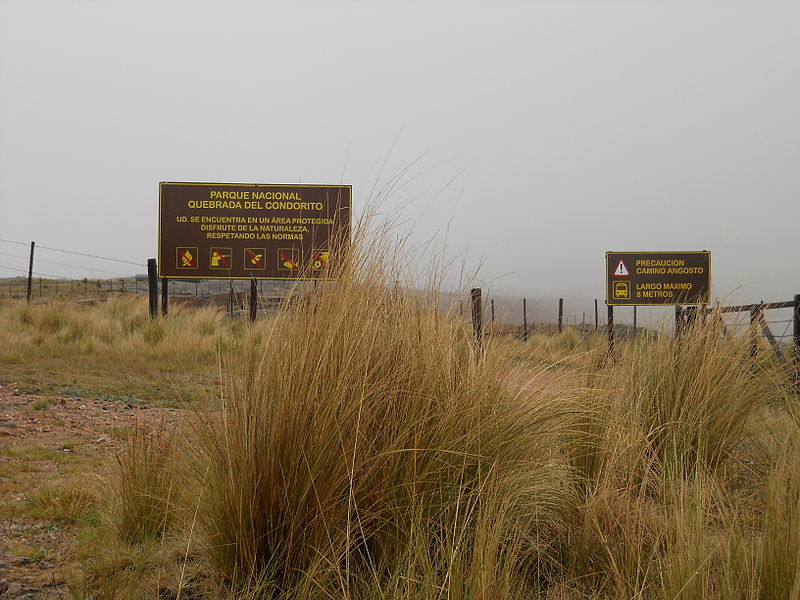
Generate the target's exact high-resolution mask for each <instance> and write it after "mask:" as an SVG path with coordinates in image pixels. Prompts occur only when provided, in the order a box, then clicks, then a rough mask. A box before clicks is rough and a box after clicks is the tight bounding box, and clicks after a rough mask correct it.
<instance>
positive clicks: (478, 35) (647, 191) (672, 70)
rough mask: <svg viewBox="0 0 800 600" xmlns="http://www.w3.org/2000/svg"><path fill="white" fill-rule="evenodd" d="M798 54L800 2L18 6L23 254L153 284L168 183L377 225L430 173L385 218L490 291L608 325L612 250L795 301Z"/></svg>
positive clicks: (10, 147) (5, 40)
mask: <svg viewBox="0 0 800 600" xmlns="http://www.w3.org/2000/svg"><path fill="white" fill-rule="evenodd" d="M798 57H800V4H798V3H796V2H757V1H752V2H750V1H747V2H745V1H740V2H735V1H727V2H726V1H722V0H719V1H706V2H703V1H699V2H683V1H677V2H666V1H664V2H657V1H648V2H644V1H643V2H607V1H597V2H578V1H565V2H555V1H553V2H530V3H522V2H519V3H511V2H505V3H503V2H492V3H489V2H487V3H468V2H452V3H450V2H447V3H445V2H438V3H436V2H433V3H427V2H403V3H401V2H372V3H367V2H333V1H332V2H319V3H312V2H294V3H288V2H286V3H270V2H245V1H232V2H205V3H204V2H118V1H102V2H101V1H59V2H46V1H41V0H25V1H17V0H0V238H4V239H11V240H17V241H22V242H29V241H31V240H36V241H37V243H38V244H41V245H45V246H52V247H56V248H65V249H71V250H76V251H80V252H87V253H91V254H100V255H107V256H111V257H116V258H122V259H126V260H133V261H141V262H142V263H144V262H145V261H146V259H147V258H148V257H151V256H155V253H156V247H157V240H156V234H157V207H158V203H157V200H158V197H157V193H158V182H159V181H217V182H226V181H230V182H258V183H295V182H305V183H339V182H344V183H351V184H353V186H354V194H355V196H356V210H358V208H359V207H363V205H364V204H365V203H366V202H367V200H368V199H369V198H370V196H371V195H372V196H374V195H375V192H374V190H375V189H378V190H380V189H383V188H385V187H386V186H387V185H390V182H391V181H392V178H393V177H395V176H397V175H398V173H400V172H402V171H403V170H404V169H408V172H407V174H406V175H404V176H402V177H401V178H400V179H401V181H402V182H403V184H404V185H402V186H399V189H397V190H395V191H394V193H393V194H391V195H390V196H389V197H388V198H386V199H384V200H383V204H382V206H383V210H384V211H387V212H388V211H390V210H391V209H392V208H393V207H400V208H399V210H398V216H399V217H400V218H401V219H409V220H410V223H409V224H407V225H406V226H405V227H406V228H407V229H408V230H411V231H412V234H411V235H412V239H413V240H414V242H415V243H422V242H423V241H424V240H427V239H429V238H431V237H432V236H435V235H437V232H438V233H439V235H440V236H441V235H443V232H444V231H445V230H446V232H447V254H448V255H449V256H452V257H454V258H456V260H457V261H462V260H463V262H464V264H465V266H466V271H467V272H472V271H474V270H475V269H476V268H478V266H479V265H480V269H479V271H478V277H477V279H476V281H475V283H477V284H480V285H484V286H487V287H489V288H490V289H491V290H492V293H496V294H505V295H507V296H514V297H521V296H527V297H528V298H531V299H539V300H542V301H544V302H547V301H549V299H551V298H557V297H559V296H563V297H566V298H568V299H570V301H571V302H573V304H574V303H581V306H588V302H589V301H590V300H591V299H593V298H600V299H601V302H602V298H603V297H604V287H603V286H604V271H603V270H604V253H605V252H606V251H607V250H617V251H622V250H626V251H635V250H711V251H712V254H713V289H714V295H715V296H716V297H735V298H736V300H737V301H746V302H754V301H758V300H761V299H765V300H772V299H774V300H785V299H788V298H790V297H791V296H792V295H793V294H795V293H798V292H800V267H798V266H797V265H798V260H797V257H798V254H799V253H800V243H798V240H800V236H798V235H797V233H796V227H797V224H798V222H800V219H798V217H800V204H798V200H799V199H800V195H799V194H798V191H799V190H798V188H799V187H800V186H799V185H798V182H799V181H800V175H799V174H800V124H799V122H798V107H800V82H799V81H798ZM384 163H385V164H384ZM0 252H2V253H4V254H0V266H5V267H15V268H18V267H24V266H25V261H24V260H20V259H17V258H14V257H12V256H7V255H8V254H17V255H24V254H25V249H24V248H23V247H16V246H12V245H9V244H6V243H2V242H0ZM40 256H41V258H42V259H45V258H48V259H50V260H52V261H60V262H63V263H68V264H76V265H81V266H83V267H92V268H98V269H108V270H117V269H119V270H120V272H121V273H128V274H132V273H133V272H136V271H139V272H141V269H137V268H136V267H132V266H125V265H123V264H116V265H112V264H110V263H102V262H93V261H91V259H82V258H79V257H74V256H66V255H56V254H53V253H47V252H46V251H42V253H41V254H40ZM402 258H403V257H401V259H402ZM408 258H409V260H420V259H419V256H418V255H416V254H415V255H413V256H409V257H408ZM459 264H460V263H459ZM41 270H42V271H45V272H48V273H54V274H58V275H64V276H85V275H87V272H86V271H84V270H81V269H71V268H68V267H61V266H57V265H47V268H45V265H42V266H41ZM15 274H17V273H15V272H12V271H8V270H0V277H7V276H11V275H15ZM89 276H92V275H91V274H89ZM94 276H99V275H96V274H95V275H94ZM451 284H452V285H456V283H454V282H453V281H451ZM467 285H468V284H467ZM586 310H588V309H586Z"/></svg>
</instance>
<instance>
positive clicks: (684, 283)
mask: <svg viewBox="0 0 800 600" xmlns="http://www.w3.org/2000/svg"><path fill="white" fill-rule="evenodd" d="M710 299H711V253H710V252H707V251H702V252H606V304H609V305H612V306H626V305H627V306H633V305H648V304H708V303H709V302H710Z"/></svg>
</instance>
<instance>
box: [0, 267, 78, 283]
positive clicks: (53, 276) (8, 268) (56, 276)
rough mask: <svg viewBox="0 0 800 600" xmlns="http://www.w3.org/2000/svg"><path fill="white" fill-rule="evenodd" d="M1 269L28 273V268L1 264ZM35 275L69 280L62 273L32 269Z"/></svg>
mask: <svg viewBox="0 0 800 600" xmlns="http://www.w3.org/2000/svg"><path fill="white" fill-rule="evenodd" d="M0 269H5V270H7V271H19V272H20V273H27V272H28V269H15V268H14V267H4V266H0ZM31 273H33V274H34V275H38V276H39V277H50V278H52V279H61V280H63V281H69V278H67V277H62V276H61V275H53V274H52V273H41V272H40V271H31Z"/></svg>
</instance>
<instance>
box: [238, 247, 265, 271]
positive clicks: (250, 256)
mask: <svg viewBox="0 0 800 600" xmlns="http://www.w3.org/2000/svg"><path fill="white" fill-rule="evenodd" d="M266 255H267V250H266V248H245V249H244V268H245V269H266V268H267V263H266V261H265V260H264V257H265V256H266Z"/></svg>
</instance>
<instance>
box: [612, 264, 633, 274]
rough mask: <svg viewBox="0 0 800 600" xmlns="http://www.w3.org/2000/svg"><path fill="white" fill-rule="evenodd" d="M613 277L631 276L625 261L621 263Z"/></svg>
mask: <svg viewBox="0 0 800 600" xmlns="http://www.w3.org/2000/svg"><path fill="white" fill-rule="evenodd" d="M613 275H614V277H628V275H630V273H629V272H628V267H626V266H625V261H622V260H621V261H619V264H618V265H617V268H616V269H614V273H613Z"/></svg>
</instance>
